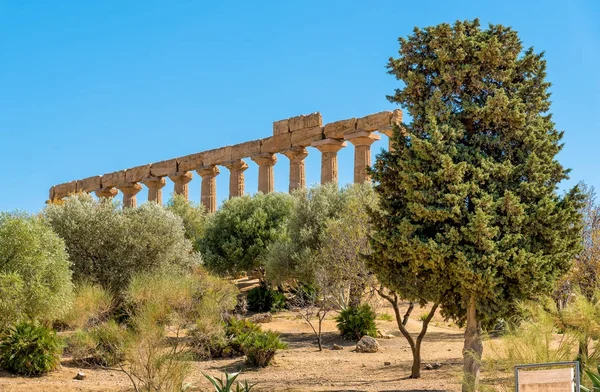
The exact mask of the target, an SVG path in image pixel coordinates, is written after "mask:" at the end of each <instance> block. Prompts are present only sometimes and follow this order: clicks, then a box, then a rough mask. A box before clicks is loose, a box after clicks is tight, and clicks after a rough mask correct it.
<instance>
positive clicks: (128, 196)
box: [117, 182, 142, 208]
mask: <svg viewBox="0 0 600 392" xmlns="http://www.w3.org/2000/svg"><path fill="white" fill-rule="evenodd" d="M117 188H119V190H120V191H121V192H122V193H123V208H135V207H137V198H136V195H137V194H138V193H139V192H140V191H141V190H142V186H141V185H140V184H138V183H137V182H130V183H123V184H119V185H118V186H117Z"/></svg>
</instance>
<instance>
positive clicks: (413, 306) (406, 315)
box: [402, 302, 415, 325]
mask: <svg viewBox="0 0 600 392" xmlns="http://www.w3.org/2000/svg"><path fill="white" fill-rule="evenodd" d="M414 308H415V304H414V302H411V303H409V304H408V309H406V313H404V317H403V318H402V325H406V323H408V319H409V318H410V314H411V313H412V311H413V309H414Z"/></svg>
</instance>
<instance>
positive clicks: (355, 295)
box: [348, 283, 365, 308]
mask: <svg viewBox="0 0 600 392" xmlns="http://www.w3.org/2000/svg"><path fill="white" fill-rule="evenodd" d="M364 292H365V284H364V283H361V284H356V283H352V284H351V285H350V293H349V295H348V296H349V298H348V306H350V307H351V308H358V307H359V306H360V303H361V302H362V296H363V294H364Z"/></svg>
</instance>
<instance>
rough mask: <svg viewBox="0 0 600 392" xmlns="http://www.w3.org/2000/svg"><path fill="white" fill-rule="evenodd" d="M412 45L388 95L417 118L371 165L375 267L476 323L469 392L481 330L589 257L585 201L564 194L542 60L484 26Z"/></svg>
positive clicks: (397, 286) (439, 31)
mask: <svg viewBox="0 0 600 392" xmlns="http://www.w3.org/2000/svg"><path fill="white" fill-rule="evenodd" d="M399 41H400V50H399V56H398V58H392V59H390V62H389V65H388V67H389V72H390V73H391V74H393V75H395V76H396V78H397V79H399V80H401V81H402V82H404V86H403V88H399V89H397V90H396V92H395V94H394V95H393V96H391V97H389V99H390V101H392V102H395V103H398V104H400V105H402V107H404V108H405V109H406V110H407V111H408V113H409V114H410V116H411V117H412V122H410V123H408V124H403V125H402V126H401V127H399V128H398V129H396V132H395V134H394V136H393V140H392V144H393V147H394V148H395V151H392V152H382V153H381V154H380V155H379V156H378V158H377V161H376V163H375V166H374V169H373V170H372V175H373V179H374V180H375V182H376V192H377V193H378V194H379V196H380V203H381V209H380V210H379V211H373V212H372V214H373V215H374V216H373V217H372V218H373V219H372V221H373V224H374V233H373V235H372V238H371V245H372V252H373V257H372V258H371V259H370V261H369V264H370V267H371V268H372V269H373V270H374V272H375V273H376V274H377V276H378V277H379V279H380V280H381V281H382V282H385V283H386V284H388V285H390V286H391V287H389V288H390V289H392V290H395V291H397V292H398V293H399V294H402V293H403V292H405V291H409V292H414V289H413V287H414V284H415V283H419V280H423V279H425V280H427V279H433V280H435V294H439V293H440V292H443V293H444V295H443V296H442V297H441V304H440V307H441V309H442V313H443V314H444V315H445V316H446V317H450V318H453V319H455V320H458V322H459V323H464V324H466V331H465V345H464V351H463V352H464V370H465V375H466V377H465V381H464V383H463V390H474V389H475V388H476V383H477V379H478V376H479V368H480V360H481V355H482V352H483V346H482V342H481V330H482V328H485V326H486V325H491V324H493V323H494V322H496V321H497V320H498V319H500V318H505V317H508V316H510V315H511V313H513V312H514V304H515V300H520V299H525V298H534V297H536V296H538V295H540V294H543V293H548V292H549V291H550V290H551V288H552V285H553V283H554V281H555V280H556V279H557V278H558V277H559V276H560V275H561V274H563V273H564V272H565V271H567V270H568V268H569V266H570V262H571V260H572V259H573V256H574V255H575V254H576V253H577V252H578V251H579V249H580V230H581V227H580V216H579V213H578V208H579V207H580V203H581V195H580V193H579V191H578V189H577V188H574V189H572V190H570V191H569V192H567V193H566V194H565V195H564V196H562V197H559V196H558V195H557V184H558V183H560V182H561V181H562V180H564V179H566V178H567V174H568V170H566V169H565V168H563V167H562V166H561V164H560V163H559V162H558V161H557V160H556V155H557V154H558V152H559V151H560V150H561V148H562V144H561V143H560V140H561V138H562V132H559V131H557V130H556V129H555V125H554V123H553V122H552V120H551V115H550V114H549V113H548V112H549V109H550V101H549V96H550V93H549V92H548V88H549V86H550V84H549V83H548V82H547V81H546V80H545V77H546V72H545V69H546V63H545V60H544V58H543V54H537V53H534V51H533V49H527V50H523V46H522V43H521V41H520V39H519V37H518V34H517V32H515V31H514V30H512V29H510V28H507V27H504V26H501V25H490V26H489V27H488V28H487V29H481V28H480V25H479V21H478V20H474V21H464V22H461V21H459V22H456V23H455V24H454V25H453V26H451V25H449V24H441V25H438V26H434V27H428V28H425V29H418V28H416V29H415V30H414V32H413V34H412V35H410V36H408V37H407V38H400V40H399ZM411 285H412V287H411ZM423 287H427V285H423ZM423 295H426V294H425V293H424V294H423Z"/></svg>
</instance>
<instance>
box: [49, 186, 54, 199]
mask: <svg viewBox="0 0 600 392" xmlns="http://www.w3.org/2000/svg"><path fill="white" fill-rule="evenodd" d="M54 200H55V192H54V185H52V186H51V187H50V191H49V192H48V201H49V202H50V203H52V202H53V201H54Z"/></svg>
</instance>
